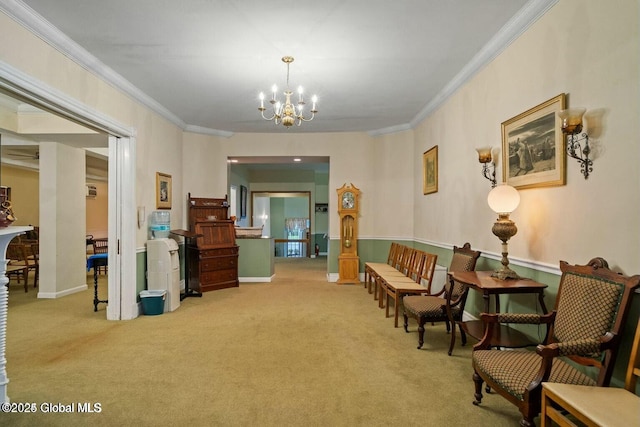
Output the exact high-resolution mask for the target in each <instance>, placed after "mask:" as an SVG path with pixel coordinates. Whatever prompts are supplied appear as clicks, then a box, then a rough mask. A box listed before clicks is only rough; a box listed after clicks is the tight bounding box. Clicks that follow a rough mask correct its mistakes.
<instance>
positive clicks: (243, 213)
mask: <svg viewBox="0 0 640 427" xmlns="http://www.w3.org/2000/svg"><path fill="white" fill-rule="evenodd" d="M246 217H247V187H245V186H244V185H241V186H240V218H246Z"/></svg>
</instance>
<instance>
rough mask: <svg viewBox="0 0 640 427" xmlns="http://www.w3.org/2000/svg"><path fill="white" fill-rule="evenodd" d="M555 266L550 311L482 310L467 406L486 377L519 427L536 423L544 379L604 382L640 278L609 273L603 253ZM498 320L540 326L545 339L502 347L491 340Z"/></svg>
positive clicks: (477, 399)
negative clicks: (514, 410) (532, 345)
mask: <svg viewBox="0 0 640 427" xmlns="http://www.w3.org/2000/svg"><path fill="white" fill-rule="evenodd" d="M560 269H561V271H562V277H561V279H560V285H559V287H558V295H557V297H556V304H555V308H554V310H553V311H552V312H551V313H547V314H536V313H531V314H513V313H501V314H487V313H483V314H482V315H481V318H482V320H483V321H484V323H485V326H486V330H485V334H484V338H483V339H482V340H481V341H480V342H479V343H478V344H476V345H475V346H474V348H473V353H472V363H473V369H474V374H473V380H474V383H475V394H474V397H475V401H474V402H473V403H474V404H475V405H479V404H480V403H481V401H482V385H483V382H486V383H487V386H488V387H490V389H492V390H494V391H495V392H497V393H498V394H500V395H502V396H503V397H505V398H506V399H507V400H508V401H510V402H511V403H513V404H514V405H516V406H517V407H518V409H519V410H520V412H521V413H522V419H521V421H520V425H521V426H523V427H533V426H535V424H534V418H535V417H536V416H538V414H539V413H540V410H541V395H542V383H543V382H551V383H563V384H577V385H584V386H608V385H609V382H610V380H611V375H612V373H613V367H614V364H615V361H616V356H617V354H618V347H619V344H620V337H621V332H622V327H623V325H624V324H625V322H626V317H627V314H628V311H629V307H630V304H631V300H632V295H633V293H634V291H635V289H637V288H638V287H639V286H640V275H635V276H632V277H627V276H623V275H621V274H618V273H615V272H613V271H612V270H610V269H609V267H608V264H607V262H606V261H605V260H604V259H602V258H594V259H592V260H591V261H590V262H589V263H588V264H587V265H584V266H580V265H575V266H572V265H569V264H567V263H566V262H564V261H561V262H560ZM499 323H510V324H525V323H529V324H537V325H546V328H545V330H546V336H545V339H544V341H543V343H542V344H540V345H538V346H537V348H536V350H535V351H531V350H526V349H525V350H513V351H504V350H500V349H499V347H500V343H499V342H491V340H492V336H493V329H494V328H495V327H498V326H499ZM577 365H582V366H581V367H580V369H578V367H577Z"/></svg>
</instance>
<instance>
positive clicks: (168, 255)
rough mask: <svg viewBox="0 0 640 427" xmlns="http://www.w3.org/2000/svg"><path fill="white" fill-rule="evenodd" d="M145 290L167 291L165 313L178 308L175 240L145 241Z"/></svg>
mask: <svg viewBox="0 0 640 427" xmlns="http://www.w3.org/2000/svg"><path fill="white" fill-rule="evenodd" d="M147 288H148V289H149V290H165V291H167V297H166V299H165V303H164V312H165V313H166V312H167V311H174V310H175V309H177V308H178V307H180V258H179V256H178V243H176V241H175V240H173V239H166V238H163V239H153V240H147Z"/></svg>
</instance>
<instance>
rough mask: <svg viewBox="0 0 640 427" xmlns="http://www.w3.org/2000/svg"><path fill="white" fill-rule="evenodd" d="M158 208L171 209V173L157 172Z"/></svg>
mask: <svg viewBox="0 0 640 427" xmlns="http://www.w3.org/2000/svg"><path fill="white" fill-rule="evenodd" d="M156 209H171V175H167V174H166V173H161V172H156Z"/></svg>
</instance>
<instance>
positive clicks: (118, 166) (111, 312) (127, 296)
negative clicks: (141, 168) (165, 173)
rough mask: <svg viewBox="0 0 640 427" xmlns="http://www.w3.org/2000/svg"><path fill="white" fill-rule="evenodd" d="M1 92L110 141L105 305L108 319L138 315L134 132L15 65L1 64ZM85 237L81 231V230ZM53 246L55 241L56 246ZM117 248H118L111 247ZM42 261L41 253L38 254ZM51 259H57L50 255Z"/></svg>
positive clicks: (123, 318) (42, 255) (120, 318)
mask: <svg viewBox="0 0 640 427" xmlns="http://www.w3.org/2000/svg"><path fill="white" fill-rule="evenodd" d="M0 92H2V93H3V94H5V95H7V96H8V97H10V98H12V99H16V100H19V101H21V102H25V103H27V104H29V105H32V106H33V107H36V108H38V109H41V110H43V111H47V112H50V113H52V114H54V115H55V116H58V117H61V118H63V119H65V120H69V121H71V122H74V123H78V124H80V125H81V126H84V127H87V128H89V129H92V130H94V131H96V132H98V133H100V134H107V135H109V136H108V141H109V142H108V145H109V159H110V161H109V168H108V169H109V172H108V176H109V183H110V185H109V202H108V205H109V213H108V216H109V219H108V222H109V224H108V238H109V241H110V242H114V244H113V245H110V248H109V267H108V268H109V272H110V274H109V279H108V281H109V284H108V288H109V290H108V293H109V300H110V301H109V305H108V309H107V319H110V320H125V319H133V318H135V317H137V316H138V308H137V301H136V246H135V236H136V233H135V219H136V218H135V215H126V214H125V212H131V211H135V190H134V186H130V185H129V186H127V185H125V183H127V182H135V150H134V145H135V139H134V138H133V137H132V135H133V134H134V130H133V129H131V128H128V127H126V126H124V125H121V124H119V123H117V122H115V121H113V120H112V119H111V118H110V117H107V116H105V115H103V114H101V113H98V112H96V111H94V110H91V109H89V108H87V107H86V106H84V105H82V104H80V103H78V102H77V100H75V99H73V98H71V97H68V96H67V95H65V94H62V93H60V92H59V91H58V90H55V89H53V88H51V87H49V86H48V85H45V84H43V83H41V82H39V81H36V80H34V79H33V78H32V77H30V76H28V75H25V74H24V73H21V72H19V71H17V70H14V69H8V68H6V67H2V66H0ZM83 235H84V232H83ZM54 246H55V245H54ZM115 248H117V250H116V249H115ZM40 256H41V257H42V258H43V259H44V257H46V256H47V255H46V253H45V252H41V255H40ZM51 257H52V258H55V257H54V256H53V255H51Z"/></svg>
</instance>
